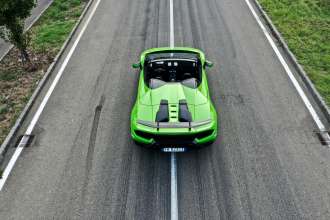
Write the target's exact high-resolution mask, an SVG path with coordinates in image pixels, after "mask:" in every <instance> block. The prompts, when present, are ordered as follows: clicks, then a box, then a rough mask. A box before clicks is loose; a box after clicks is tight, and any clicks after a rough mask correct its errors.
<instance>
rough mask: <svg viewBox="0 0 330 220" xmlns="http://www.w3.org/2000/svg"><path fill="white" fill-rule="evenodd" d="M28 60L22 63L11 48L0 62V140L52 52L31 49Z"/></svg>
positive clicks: (33, 87) (45, 69) (20, 108)
mask: <svg viewBox="0 0 330 220" xmlns="http://www.w3.org/2000/svg"><path fill="white" fill-rule="evenodd" d="M29 54H30V58H31V60H32V63H26V64H23V63H22V62H21V60H19V59H17V57H19V51H18V50H16V49H13V50H11V51H10V52H9V54H8V55H7V56H6V57H5V58H4V59H3V60H2V61H1V62H0V143H2V142H3V141H4V139H5V137H6V135H7V134H8V132H9V130H10V128H11V127H12V125H13V124H14V122H15V120H16V119H17V117H18V116H19V114H20V112H21V111H22V109H23V108H24V106H25V105H26V103H27V102H28V100H29V98H30V96H31V94H32V92H33V91H34V89H35V88H36V86H37V85H38V83H39V81H40V79H41V78H42V76H43V75H44V73H45V72H46V71H47V68H48V66H49V65H50V64H51V63H52V61H53V59H54V57H55V54H51V53H32V52H31V51H29Z"/></svg>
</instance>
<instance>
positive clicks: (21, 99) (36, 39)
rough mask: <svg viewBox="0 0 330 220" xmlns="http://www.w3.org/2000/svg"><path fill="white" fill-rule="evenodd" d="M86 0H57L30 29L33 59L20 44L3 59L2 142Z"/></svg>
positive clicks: (0, 92) (0, 77)
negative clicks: (20, 47) (24, 55)
mask: <svg viewBox="0 0 330 220" xmlns="http://www.w3.org/2000/svg"><path fill="white" fill-rule="evenodd" d="M85 4H86V1H85V0H54V2H53V3H52V5H51V6H50V7H49V8H48V9H47V11H46V12H45V13H44V14H43V15H42V17H41V18H40V19H39V21H38V22H37V23H36V24H35V25H34V26H33V27H32V28H31V29H30V30H29V31H28V35H29V36H30V41H29V44H28V47H27V50H26V52H27V54H28V57H29V59H30V62H29V63H26V62H23V61H24V60H22V54H21V51H20V50H19V49H17V47H15V48H14V49H12V50H11V51H10V52H9V54H8V55H7V56H6V57H5V58H4V59H3V60H2V61H1V62H0V144H1V143H2V142H3V141H4V139H5V137H6V135H7V134H8V133H9V130H10V128H11V127H12V125H13V124H14V123H15V120H16V119H17V117H18V116H19V114H20V113H21V111H22V109H23V108H24V106H25V105H26V103H27V101H28V100H29V98H30V96H31V94H32V93H33V91H34V89H35V88H36V86H37V84H38V82H39V80H40V79H41V78H42V76H43V75H44V73H45V72H46V71H47V69H48V67H49V65H50V64H51V63H52V61H53V60H54V58H55V56H56V54H57V53H58V52H59V50H60V48H61V47H62V45H63V43H64V42H65V40H66V38H67V37H68V35H69V34H70V32H71V30H72V28H73V27H74V25H75V23H76V22H77V20H78V18H79V16H80V15H81V13H82V11H83V8H84V6H85Z"/></svg>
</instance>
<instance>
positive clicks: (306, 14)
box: [259, 0, 330, 106]
mask: <svg viewBox="0 0 330 220" xmlns="http://www.w3.org/2000/svg"><path fill="white" fill-rule="evenodd" d="M259 2H260V3H261V5H262V6H263V8H264V10H265V11H266V12H267V13H268V15H269V16H270V17H271V19H272V21H273V22H274V24H275V25H276V27H277V28H278V29H279V31H280V32H281V34H282V35H283V37H284V38H285V40H286V42H287V43H288V46H289V47H290V49H291V50H292V52H293V53H294V54H295V56H296V57H297V59H298V61H299V63H300V64H301V65H302V66H303V67H304V69H305V71H306V72H307V74H308V76H309V77H310V79H311V80H312V82H313V83H314V84H315V86H316V88H317V90H318V91H319V92H320V94H321V95H322V96H323V97H324V99H325V101H326V102H327V104H328V106H330V0H294V1H293V0H281V1H277V0H259Z"/></svg>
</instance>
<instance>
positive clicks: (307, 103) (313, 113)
mask: <svg viewBox="0 0 330 220" xmlns="http://www.w3.org/2000/svg"><path fill="white" fill-rule="evenodd" d="M245 2H246V4H247V5H248V7H249V9H250V11H251V12H252V14H253V17H254V18H255V19H256V21H257V23H258V25H259V26H260V28H261V29H262V31H263V33H264V34H265V36H266V38H267V40H268V42H269V43H270V45H271V47H272V49H273V50H274V52H275V54H276V56H277V58H278V59H279V61H280V62H281V64H282V66H283V67H284V69H285V72H286V73H287V75H288V76H289V78H290V80H291V82H292V84H293V85H294V87H295V89H296V90H297V92H298V94H299V96H300V97H301V99H302V100H303V102H304V104H305V106H306V108H307V109H308V111H309V113H310V114H311V116H312V118H313V119H314V121H315V123H316V125H317V127H318V129H319V130H320V132H324V133H325V134H324V137H325V140H326V142H328V143H330V142H329V141H330V135H329V134H328V133H326V132H325V131H326V129H325V126H324V124H323V123H322V121H321V120H320V118H319V116H318V115H317V113H316V111H315V109H314V107H313V106H312V104H311V102H310V101H309V99H308V98H307V96H306V94H305V93H304V91H303V89H302V88H301V86H300V85H299V83H298V81H297V79H296V78H295V77H294V75H293V73H292V71H291V69H290V67H289V66H288V64H287V63H286V61H285V59H284V58H283V56H282V54H281V52H280V51H279V49H278V48H277V46H276V44H275V42H274V40H273V39H272V37H271V36H270V34H269V33H268V31H267V29H266V28H265V26H264V25H263V23H262V21H261V20H260V18H259V16H258V14H257V13H256V11H255V10H254V8H253V6H252V5H251V3H250V0H245ZM328 147H330V144H328Z"/></svg>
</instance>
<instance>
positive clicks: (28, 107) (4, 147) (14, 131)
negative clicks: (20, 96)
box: [0, 0, 94, 164]
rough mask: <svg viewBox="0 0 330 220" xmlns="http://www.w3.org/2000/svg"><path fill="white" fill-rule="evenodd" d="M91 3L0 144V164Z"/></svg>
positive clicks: (90, 0)
mask: <svg viewBox="0 0 330 220" xmlns="http://www.w3.org/2000/svg"><path fill="white" fill-rule="evenodd" d="M93 1H94V0H89V2H88V3H87V5H86V6H85V8H84V10H83V12H82V14H81V15H80V17H79V19H78V21H77V23H76V25H75V26H74V27H73V29H72V31H71V33H70V35H69V36H68V38H67V39H66V41H65V42H64V44H63V46H62V47H61V50H60V51H59V53H58V54H57V55H56V57H55V59H54V61H53V62H52V63H51V64H50V66H49V67H48V69H47V72H46V73H45V75H44V76H43V77H42V79H41V81H40V82H39V84H38V86H37V88H36V89H35V90H34V92H33V94H32V96H31V97H30V99H29V101H28V103H27V104H26V106H25V107H24V109H23V111H22V112H21V114H20V115H19V117H18V119H17V120H16V122H15V124H14V126H13V127H12V128H11V130H10V132H9V134H8V135H7V137H6V139H5V140H4V142H3V143H2V144H1V147H0V164H2V162H3V159H4V157H5V154H6V152H7V150H8V149H9V147H10V146H11V143H12V141H13V139H14V137H15V136H16V134H17V132H18V130H19V129H20V128H21V126H22V124H23V122H24V120H25V118H26V116H27V115H28V113H29V111H30V110H31V108H32V106H33V104H34V103H35V101H36V99H37V98H38V95H39V94H40V92H41V90H42V89H43V87H44V86H45V84H46V83H47V81H48V79H49V77H50V75H51V74H52V72H53V70H54V69H55V66H56V64H57V62H58V61H59V59H60V58H61V57H62V55H63V53H64V51H65V50H66V48H67V47H68V45H69V43H70V41H71V39H72V38H73V36H74V34H75V33H76V31H77V29H78V27H79V25H80V24H81V22H82V20H83V18H84V17H85V15H86V13H87V11H88V9H89V8H90V6H91V4H92V3H93Z"/></svg>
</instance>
